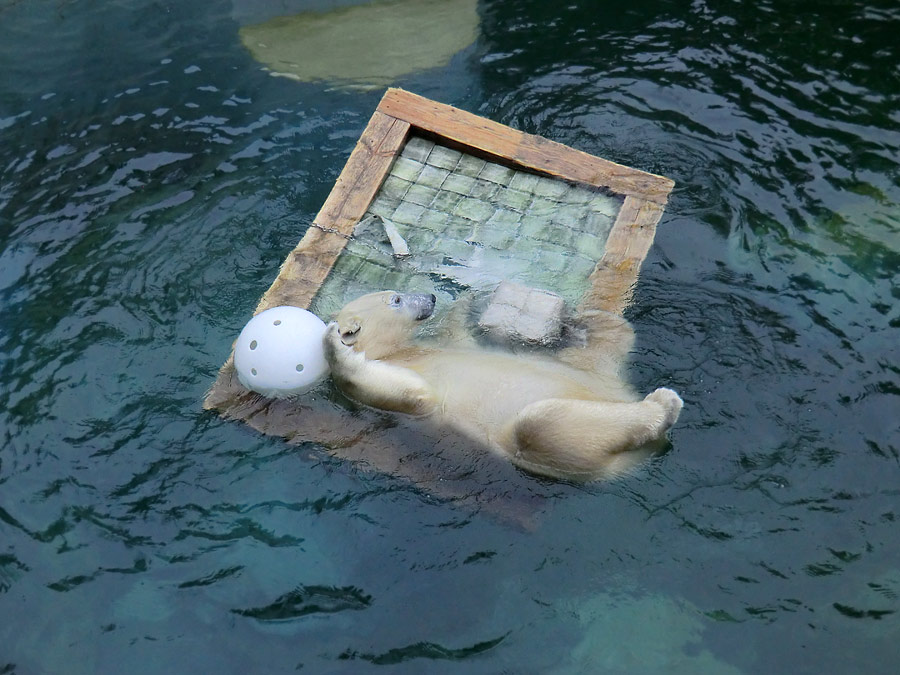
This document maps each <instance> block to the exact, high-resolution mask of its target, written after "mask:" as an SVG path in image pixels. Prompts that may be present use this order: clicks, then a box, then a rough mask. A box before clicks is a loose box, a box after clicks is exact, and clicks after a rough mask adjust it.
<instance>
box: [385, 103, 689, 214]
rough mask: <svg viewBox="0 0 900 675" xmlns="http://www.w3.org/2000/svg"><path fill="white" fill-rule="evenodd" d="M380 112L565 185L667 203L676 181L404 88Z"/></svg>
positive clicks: (458, 144)
mask: <svg viewBox="0 0 900 675" xmlns="http://www.w3.org/2000/svg"><path fill="white" fill-rule="evenodd" d="M378 110H379V111H381V112H382V113H385V114H388V115H391V116H393V117H396V118H398V119H402V120H405V121H406V122H408V123H409V124H410V125H411V126H413V127H414V128H417V129H421V130H424V131H427V132H429V133H430V134H434V135H436V136H439V137H440V138H442V139H446V140H448V141H450V142H452V143H453V144H455V145H457V146H466V147H469V148H472V149H474V150H477V151H478V152H479V153H480V154H486V155H490V156H492V157H494V158H497V159H499V160H501V161H503V160H505V161H506V162H507V163H509V162H512V163H514V164H516V165H518V166H519V167H522V168H525V169H530V170H532V171H537V172H540V173H543V174H547V175H550V176H555V177H557V178H562V179H565V180H569V181H575V182H579V183H585V184H587V185H593V186H595V187H607V188H609V189H611V190H613V191H614V192H618V193H620V194H624V195H630V196H635V197H640V198H642V199H646V200H648V201H652V202H656V203H658V204H665V203H666V200H667V199H668V196H669V193H670V192H671V191H672V188H673V186H674V185H675V183H674V181H672V180H671V179H669V178H665V177H663V176H657V175H655V174H651V173H647V172H645V171H639V170H638V169H632V168H631V167H627V166H623V165H622V164H616V163H615V162H610V161H609V160H606V159H601V158H600V157H595V156H594V155H589V154H587V153H586V152H581V151H580V150H575V149H573V148H569V147H567V146H565V145H562V144H560V143H556V142H554V141H550V140H547V139H545V138H541V137H540V136H533V135H531V134H526V133H523V132H521V131H517V130H515V129H511V128H510V127H507V126H505V125H503V124H499V123H497V122H493V121H491V120H488V119H485V118H484V117H479V116H478V115H474V114H472V113H469V112H466V111H464V110H460V109H458V108H454V107H453V106H449V105H445V104H443V103H438V102H436V101H431V100H429V99H427V98H423V97H421V96H417V95H416V94H412V93H410V92H408V91H404V90H402V89H388V91H387V93H386V94H385V95H384V97H383V98H382V99H381V103H379V105H378Z"/></svg>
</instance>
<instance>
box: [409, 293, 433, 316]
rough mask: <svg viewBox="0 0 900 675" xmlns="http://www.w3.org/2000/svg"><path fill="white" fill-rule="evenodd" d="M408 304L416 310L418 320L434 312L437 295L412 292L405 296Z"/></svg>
mask: <svg viewBox="0 0 900 675" xmlns="http://www.w3.org/2000/svg"><path fill="white" fill-rule="evenodd" d="M405 300H406V304H407V306H408V307H410V308H411V309H412V310H413V312H415V318H416V321H422V320H424V319H427V318H428V317H429V316H431V315H432V314H433V313H434V304H435V303H436V302H437V297H436V296H435V295H434V293H428V294H427V295H426V294H425V293H411V294H409V295H407V296H405Z"/></svg>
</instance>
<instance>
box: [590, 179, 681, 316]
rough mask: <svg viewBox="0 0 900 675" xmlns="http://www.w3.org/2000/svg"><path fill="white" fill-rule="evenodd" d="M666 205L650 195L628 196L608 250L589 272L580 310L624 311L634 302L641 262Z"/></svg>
mask: <svg viewBox="0 0 900 675" xmlns="http://www.w3.org/2000/svg"><path fill="white" fill-rule="evenodd" d="M663 209H664V206H663V205H662V204H659V203H657V202H654V201H650V200H647V199H639V198H637V197H630V196H629V197H626V198H625V203H624V204H623V205H622V208H621V209H620V211H619V215H618V217H617V218H616V222H615V223H614V224H613V227H612V230H611V231H610V233H609V239H607V241H606V250H605V252H604V253H603V257H602V258H601V259H600V261H599V262H598V263H597V266H596V267H595V268H594V271H593V273H592V274H591V276H590V284H591V285H590V288H589V289H588V291H587V293H585V295H584V298H583V299H582V301H581V305H580V306H579V308H578V311H579V313H585V312H587V311H589V310H594V309H601V310H603V311H606V312H613V313H614V314H622V313H623V312H624V311H625V308H626V307H627V306H628V304H629V303H630V302H631V296H632V294H633V292H634V287H635V285H636V284H637V278H638V273H639V272H640V269H641V263H643V262H644V258H645V257H647V251H649V250H650V246H651V245H652V244H653V238H654V236H655V235H656V224H657V223H658V222H659V219H660V217H661V216H662V214H663Z"/></svg>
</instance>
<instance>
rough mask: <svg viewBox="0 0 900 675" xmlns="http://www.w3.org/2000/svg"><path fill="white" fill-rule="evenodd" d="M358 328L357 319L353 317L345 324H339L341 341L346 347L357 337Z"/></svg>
mask: <svg viewBox="0 0 900 675" xmlns="http://www.w3.org/2000/svg"><path fill="white" fill-rule="evenodd" d="M359 329H360V325H359V321H358V320H357V319H353V320H351V321H349V322H348V323H347V324H346V325H344V326H340V330H341V342H343V343H344V344H345V345H347V346H348V347H350V346H351V345H353V344H355V343H356V339H357V338H358V337H359Z"/></svg>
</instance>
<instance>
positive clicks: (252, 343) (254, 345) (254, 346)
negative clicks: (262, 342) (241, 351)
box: [250, 340, 259, 349]
mask: <svg viewBox="0 0 900 675" xmlns="http://www.w3.org/2000/svg"><path fill="white" fill-rule="evenodd" d="M258 346H259V345H258V344H257V343H256V340H253V341H252V342H251V343H250V349H256V348H257V347H258Z"/></svg>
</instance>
